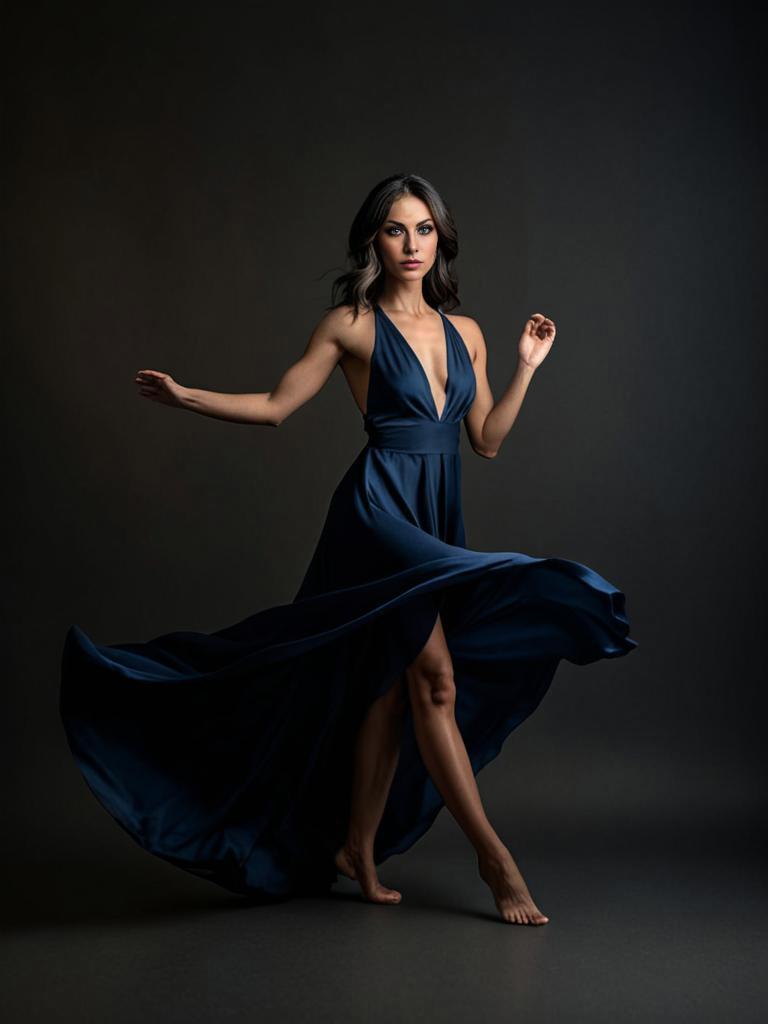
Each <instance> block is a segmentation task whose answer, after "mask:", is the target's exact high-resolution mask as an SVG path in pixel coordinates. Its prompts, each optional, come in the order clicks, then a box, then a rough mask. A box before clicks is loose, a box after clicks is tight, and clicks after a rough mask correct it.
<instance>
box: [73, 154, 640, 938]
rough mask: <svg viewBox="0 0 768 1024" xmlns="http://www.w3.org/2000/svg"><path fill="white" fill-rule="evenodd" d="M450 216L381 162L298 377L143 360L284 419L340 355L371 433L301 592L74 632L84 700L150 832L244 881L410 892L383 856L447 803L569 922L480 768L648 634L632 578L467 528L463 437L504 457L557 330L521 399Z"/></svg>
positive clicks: (215, 872)
mask: <svg viewBox="0 0 768 1024" xmlns="http://www.w3.org/2000/svg"><path fill="white" fill-rule="evenodd" d="M457 251H458V246H457V239H456V230H455V226H454V223H453V220H452V217H451V215H450V213H449V211H448V209H447V207H446V204H445V203H444V202H443V200H442V199H441V197H440V196H439V194H438V193H437V192H436V190H435V189H434V188H433V186H432V185H430V184H429V182H427V181H425V180H424V179H423V178H421V177H418V176H416V175H400V174H398V175H394V176H392V177H390V178H387V179H385V180H384V181H382V182H381V183H380V184H378V185H377V186H376V187H375V188H374V189H373V190H372V191H371V193H370V194H369V195H368V197H367V199H366V200H365V202H364V203H363V205H362V207H361V209H360V211H359V212H358V214H357V216H356V218H355V220H354V223H353V225H352V228H351V232H350V239H349V255H350V257H351V262H352V269H351V270H350V271H349V272H348V273H346V274H344V275H343V276H342V277H340V278H339V279H337V281H336V282H335V286H334V300H335V299H336V291H337V290H341V292H342V296H341V300H340V301H339V302H335V301H334V304H333V305H332V306H331V307H330V308H329V310H328V312H327V313H326V315H325V316H324V317H323V318H322V320H321V321H320V323H319V324H318V325H317V327H316V328H315V330H314V332H313V334H312V336H311V338H310V340H309V343H308V345H307V348H306V350H305V352H304V354H303V355H302V357H301V358H300V359H299V360H298V362H296V363H295V364H294V365H293V366H291V367H290V368H289V369H288V370H287V371H286V372H285V373H284V375H283V376H282V378H281V379H280V381H279V382H278V384H277V386H276V387H275V388H274V389H273V390H271V391H266V392H260V393H256V394H220V393H215V392H211V391H205V390H201V389H197V388H186V387H184V386H182V385H181V384H179V383H178V382H177V381H175V380H174V379H173V377H171V375H170V374H167V373H162V372H160V371H156V370H149V369H147V370H141V371H139V373H138V374H137V376H136V383H137V385H138V391H139V394H140V395H142V396H145V397H147V398H149V399H151V400H153V401H157V402H162V403H165V404H167V405H170V406H174V407H176V408H180V409H187V410H191V411H193V412H198V413H201V414H202V415H205V416H213V417H216V418H219V419H226V420H233V421H236V422H239V423H253V424H260V425H270V426H278V425H279V424H281V423H282V422H284V421H285V419H286V418H287V417H288V416H290V415H291V413H293V412H295V411H296V410H297V409H298V408H300V407H301V406H302V405H304V404H305V403H306V402H308V401H309V400H310V399H311V398H312V397H313V396H314V395H316V394H317V393H318V392H319V391H320V389H321V388H322V386H323V384H324V383H325V382H326V381H327V379H328V378H329V376H330V375H331V373H332V372H333V370H334V368H335V367H336V365H337V364H339V365H340V366H341V369H342V371H343V372H344V374H345V377H346V379H347V381H348V384H349V387H350V390H351V392H352V396H353V398H354V400H355V402H356V403H357V405H358V407H359V409H360V411H361V413H362V415H363V424H364V427H365V430H366V431H367V433H368V435H369V436H368V443H367V444H366V446H365V447H364V448H363V449H362V450H361V452H360V453H359V454H358V456H357V457H356V459H355V460H354V462H353V463H352V465H351V466H350V467H349V469H348V470H347V472H346V473H345V475H344V477H343V478H342V480H341V481H340V483H339V485H338V487H337V488H336V490H335V491H334V494H333V496H332V498H331V501H330V505H329V508H328V512H327V516H326V519H325V523H324V525H323V529H322V532H321V535H320V537H319V540H318V543H317V546H316V549H315V552H314V554H313V557H312V559H311V561H310V564H309V566H308V568H307V572H306V574H305V577H304V580H303V582H302V584H301V586H300V588H299V591H298V593H297V594H296V596H295V598H294V599H293V601H292V602H291V603H290V604H288V605H282V606H276V607H273V608H268V609H265V610H263V611H261V612H258V613H256V614H255V615H252V616H250V617H249V618H247V619H245V620H243V621H242V622H240V623H238V624H236V625H234V626H230V627H228V628H225V629H222V630H219V631H217V632H214V633H210V634H203V633H195V632H180V633H171V634H165V635H163V636H159V637H156V638H155V639H154V640H151V641H148V642H146V643H132V644H120V645H110V646H98V645H96V644H94V643H93V642H92V641H91V640H90V639H89V638H88V637H87V636H86V634H85V633H84V632H83V631H82V630H80V629H79V628H78V627H77V626H72V627H71V628H70V630H69V633H68V635H67V640H66V645H65V652H64V659H63V676H62V699H61V710H62V715H63V719H64V722H65V726H66V728H67V734H68V738H69V742H70V745H71V748H72V751H73V753H74V755H75V757H76V759H77V761H78V764H79V766H80V768H81V770H82V771H83V774H84V776H85V778H86V781H87V782H88V784H89V786H90V787H91V789H92V790H93V792H94V793H95V795H96V796H97V798H98V799H99V800H100V801H101V802H102V804H103V805H104V806H105V807H106V808H107V809H108V810H109V811H110V813H111V814H112V815H113V816H114V817H115V819H116V820H117V821H118V822H119V823H120V824H121V825H122V826H123V827H124V828H125V829H126V830H127V831H128V832H129V833H130V834H131V835H132V836H133V837H134V839H136V840H137V841H138V842H139V843H140V844H141V845H142V846H144V848H145V849H147V850H148V851H149V852H151V853H153V854H156V855H157V856H160V857H163V858H164V859H166V860H169V861H171V862H172V863H174V864H177V865H178V866H179V867H182V868H184V869H185V870H188V871H191V872H193V873H195V874H198V875H201V876H203V877H207V878H209V879H210V880H211V881H214V882H216V883H218V884H220V885H223V886H224V887H226V888H228V889H231V890H233V891H236V892H241V893H245V894H249V895H251V896H260V897H266V898H269V897H281V896H287V895H291V894H293V893H296V892H301V891H307V890H311V891H316V890H317V889H318V888H320V889H324V888H325V889H327V888H328V886H329V885H330V884H332V882H333V881H335V880H337V878H338V873H342V874H344V875H345V876H347V877H349V878H353V879H356V880H357V882H358V883H359V885H360V888H361V890H362V893H363V895H364V896H365V898H366V899H368V900H370V901H373V902H376V903H383V904H393V903H398V902H400V899H401V894H400V892H398V891H397V890H395V889H391V888H387V887H386V886H385V885H383V884H382V883H381V882H380V880H379V878H378V875H377V870H376V866H377V864H380V863H381V862H382V861H383V860H385V859H386V858H387V857H389V856H391V855H392V854H393V853H401V852H403V851H404V850H405V849H407V848H408V847H410V846H411V845H413V843H414V842H415V841H416V840H417V839H418V838H419V837H420V836H421V835H422V834H423V833H424V832H425V831H426V830H427V829H428V828H429V827H430V825H431V823H432V822H433V821H434V819H435V817H436V816H437V813H438V811H439V810H440V808H441V807H442V806H443V804H445V805H446V806H447V807H448V809H449V810H450V812H451V813H452V814H453V815H454V816H455V818H456V820H457V821H458V823H459V825H460V826H461V828H462V829H463V830H464V832H465V833H466V835H467V837H468V839H469V840H470V842H471V843H472V844H473V846H474V848H475V850H476V853H477V859H478V869H479V872H480V875H481V877H482V878H483V879H484V880H485V882H486V883H487V884H488V886H489V887H490V889H491V892H492V894H493V898H494V900H495V903H496V906H497V908H498V911H499V914H500V916H501V918H502V919H503V920H505V921H508V922H510V923H517V924H544V923H546V922H547V921H548V918H547V916H546V915H544V914H543V913H542V912H541V911H540V910H539V908H538V907H537V906H536V904H535V903H534V901H533V899H532V897H531V894H530V892H529V890H528V888H527V886H526V884H525V881H524V880H523V878H522V876H521V874H520V871H519V870H518V868H517V865H516V863H515V861H514V859H513V857H512V854H511V853H510V851H509V850H508V848H507V847H506V845H505V844H504V842H503V841H502V839H501V838H500V837H499V836H498V834H497V833H496V832H495V830H494V829H493V827H492V825H491V824H490V822H489V821H488V818H487V817H486V814H485V811H484V809H483V805H482V802H481V799H480V794H479V792H478V788H477V783H476V779H475V776H476V774H477V772H478V771H479V770H480V768H482V767H483V766H484V765H485V764H487V763H488V762H489V761H490V760H491V759H492V758H493V757H495V756H496V755H497V754H498V752H499V750H500V749H501V746H502V744H503V742H504V739H505V738H506V737H507V736H508V735H509V733H510V732H511V731H512V729H514V728H515V727H516V726H517V725H519V724H520V722H522V721H523V720H524V719H525V718H526V717H527V716H528V715H529V714H530V713H531V712H532V711H533V710H534V709H535V708H536V706H537V705H538V704H539V702H540V701H541V699H542V697H543V696H544V694H545V692H546V690H547V689H548V687H549V685H550V683H551V680H552V677H553V675H554V673H555V669H556V667H557V664H558V662H559V661H560V659H562V658H566V659H568V660H570V661H572V662H574V663H576V664H585V663H587V662H590V661H595V660H597V659H598V658H608V657H617V656H620V655H623V654H626V653H628V652H629V651H630V650H632V649H633V648H634V647H635V646H636V642H635V641H634V640H632V639H630V638H629V636H628V631H629V623H628V620H627V617H626V614H625V601H624V595H623V594H622V592H621V591H619V590H617V589H616V587H614V586H613V585H612V584H610V583H609V582H608V581H607V580H605V579H604V578H603V577H601V576H599V575H598V574H597V573H596V572H594V571H593V570H592V569H590V568H588V567H587V566H584V565H581V564H579V563H577V562H573V561H568V560H566V559H561V558H551V557H532V556H529V555H524V554H520V553H517V552H509V551H507V552H500V553H499V552H482V551H475V550H473V549H470V548H468V547H467V546H466V543H465V533H464V523H463V518H462V511H461V494H460V488H461V479H460V477H461V465H460V455H459V437H460V427H461V423H462V422H463V423H464V424H465V428H466V432H467V436H468V439H469V442H470V444H471V447H472V449H473V450H474V451H475V452H476V453H477V454H478V455H480V456H482V457H483V458H486V459H490V458H493V457H494V456H495V455H496V454H497V453H498V451H499V449H500V447H501V444H502V443H503V441H504V439H505V438H506V436H507V434H508V433H509V431H510V429H511V427H512V425H513V424H514V422H515V419H516V417H517V414H518V412H519V410H520V406H521V404H522V401H523V398H524V396H525V393H526V391H527V389H528V386H529V384H530V381H531V379H532V377H533V374H534V372H535V371H536V369H537V368H538V367H539V366H540V365H541V363H542V361H543V360H544V358H545V357H546V355H547V354H548V352H549V351H550V349H551V346H552V343H553V341H554V338H555V325H554V323H553V321H552V320H551V319H550V318H548V317H546V316H544V315H543V314H541V313H536V314H534V315H533V316H532V317H531V318H530V319H529V320H528V321H527V322H526V324H525V326H524V329H523V332H522V334H521V337H520V340H519V342H518V364H517V369H516V370H515V373H514V375H513V377H512V380H511V381H510V383H509V385H508V387H507V388H506V390H505V392H504V394H503V396H502V397H501V398H500V399H499V401H497V402H494V399H493V396H492V394H491V390H490V387H489V384H488V380H487V377H486V348H485V343H484V340H483V335H482V332H481V330H480V328H479V326H478V324H477V323H476V322H475V321H474V320H473V319H471V318H470V317H467V316H457V315H454V316H451V317H448V316H447V315H446V314H445V313H444V312H442V310H441V308H440V307H442V306H444V305H446V304H451V305H455V304H457V301H458V300H457V285H456V278H455V275H454V272H453V269H452V266H453V261H454V259H455V257H456V255H457Z"/></svg>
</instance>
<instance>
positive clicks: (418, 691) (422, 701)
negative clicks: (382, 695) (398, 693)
mask: <svg viewBox="0 0 768 1024" xmlns="http://www.w3.org/2000/svg"><path fill="white" fill-rule="evenodd" d="M406 679H407V682H408V693H409V696H410V699H411V703H412V704H416V705H418V706H419V707H420V708H423V709H424V710H431V709H442V710H452V709H453V707H454V705H455V703H456V682H455V680H454V677H453V665H452V663H451V661H450V660H448V659H445V658H440V657H432V658H429V657H424V658H422V659H419V660H417V661H416V662H414V664H412V665H409V667H408V669H407V670H406Z"/></svg>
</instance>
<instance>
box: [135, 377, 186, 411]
mask: <svg viewBox="0 0 768 1024" xmlns="http://www.w3.org/2000/svg"><path fill="white" fill-rule="evenodd" d="M135 382H136V384H138V385H139V394H140V395H144V397H145V398H151V399H152V400H153V401H154V402H162V404H163V405H173V406H177V407H178V408H182V407H183V403H182V401H181V396H182V395H183V394H184V391H185V390H186V389H185V388H184V387H183V386H182V385H181V384H178V383H177V382H176V381H175V380H174V379H173V377H172V376H171V375H170V373H161V371H160V370H139V372H138V373H137V374H136V377H135Z"/></svg>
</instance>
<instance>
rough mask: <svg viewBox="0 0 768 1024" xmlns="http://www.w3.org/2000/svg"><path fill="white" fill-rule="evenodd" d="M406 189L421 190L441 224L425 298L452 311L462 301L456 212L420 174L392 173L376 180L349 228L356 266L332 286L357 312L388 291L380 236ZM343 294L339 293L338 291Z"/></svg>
mask: <svg viewBox="0 0 768 1024" xmlns="http://www.w3.org/2000/svg"><path fill="white" fill-rule="evenodd" d="M404 195H412V196H417V197H418V198H419V199H421V200H423V201H424V202H425V203H426V204H427V206H428V207H429V210H430V213H431V215H432V219H433V220H434V222H435V225H436V227H437V256H436V259H435V262H434V265H433V266H432V267H431V268H430V270H429V273H428V274H427V275H426V277H425V278H424V283H423V288H424V298H425V299H426V301H427V303H428V304H429V305H430V306H433V307H436V308H438V307H439V308H441V309H444V310H446V311H448V310H451V309H455V307H456V306H458V305H459V292H458V280H457V278H456V274H455V271H454V269H453V263H454V260H455V259H456V256H457V254H458V251H459V245H458V237H457V232H456V225H455V223H454V220H453V215H452V214H451V211H450V210H449V208H448V206H447V204H446V203H445V202H444V200H443V198H442V197H441V195H440V193H439V192H438V191H437V189H436V188H435V187H434V185H432V184H431V183H430V182H429V181H427V180H426V178H422V177H420V176H419V175H418V174H404V173H399V174H392V175H390V176H389V177H388V178H384V180H383V181H380V182H379V183H378V185H374V187H373V188H372V189H371V191H370V192H369V193H368V195H367V196H366V197H365V200H364V201H363V205H362V206H361V207H360V209H359V210H358V211H357V213H356V214H355V219H354V220H353V221H352V226H351V228H350V229H349V239H348V242H347V264H348V265H349V267H350V269H349V270H347V271H346V272H345V273H343V274H341V275H340V276H339V277H337V278H336V279H335V280H334V282H333V284H332V286H331V305H330V306H327V307H326V309H336V308H337V307H338V306H343V305H348V306H352V308H353V310H354V317H355V318H356V317H357V315H358V313H359V312H360V309H361V308H362V309H370V307H371V306H372V305H373V303H374V302H376V301H377V299H378V297H379V295H380V294H381V292H382V288H383V283H384V268H383V266H382V263H381V260H380V259H379V253H378V251H377V249H376V244H375V241H374V239H375V238H376V234H377V233H378V231H379V228H380V227H381V225H382V224H383V223H384V221H385V220H386V219H387V217H388V215H389V211H390V208H391V206H392V204H393V203H394V202H395V200H397V199H399V198H400V197H401V196H404ZM338 292H341V297H340V298H338V299H337V293H338Z"/></svg>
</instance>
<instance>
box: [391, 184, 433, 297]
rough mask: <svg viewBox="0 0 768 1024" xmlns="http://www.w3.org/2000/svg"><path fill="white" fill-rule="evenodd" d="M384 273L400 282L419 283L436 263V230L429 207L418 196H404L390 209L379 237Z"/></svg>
mask: <svg viewBox="0 0 768 1024" xmlns="http://www.w3.org/2000/svg"><path fill="white" fill-rule="evenodd" d="M376 244H377V248H378V250H379V255H380V257H381V261H382V263H383V264H384V269H385V270H386V272H387V273H388V274H391V275H392V277H395V278H398V279H399V280H401V281H415V280H420V279H421V278H422V277H424V275H425V274H428V273H429V270H430V268H431V267H432V265H433V263H434V262H435V260H436V259H437V227H436V226H435V222H434V220H433V219H432V214H431V213H430V211H429V207H428V206H427V204H426V203H425V202H424V201H423V200H422V199H418V198H417V197H416V196H410V195H406V196H401V197H400V199H397V200H395V202H394V203H392V205H391V206H390V208H389V214H388V216H387V219H386V220H385V221H384V223H383V224H382V225H381V227H380V228H379V231H378V234H377V235H376Z"/></svg>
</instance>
